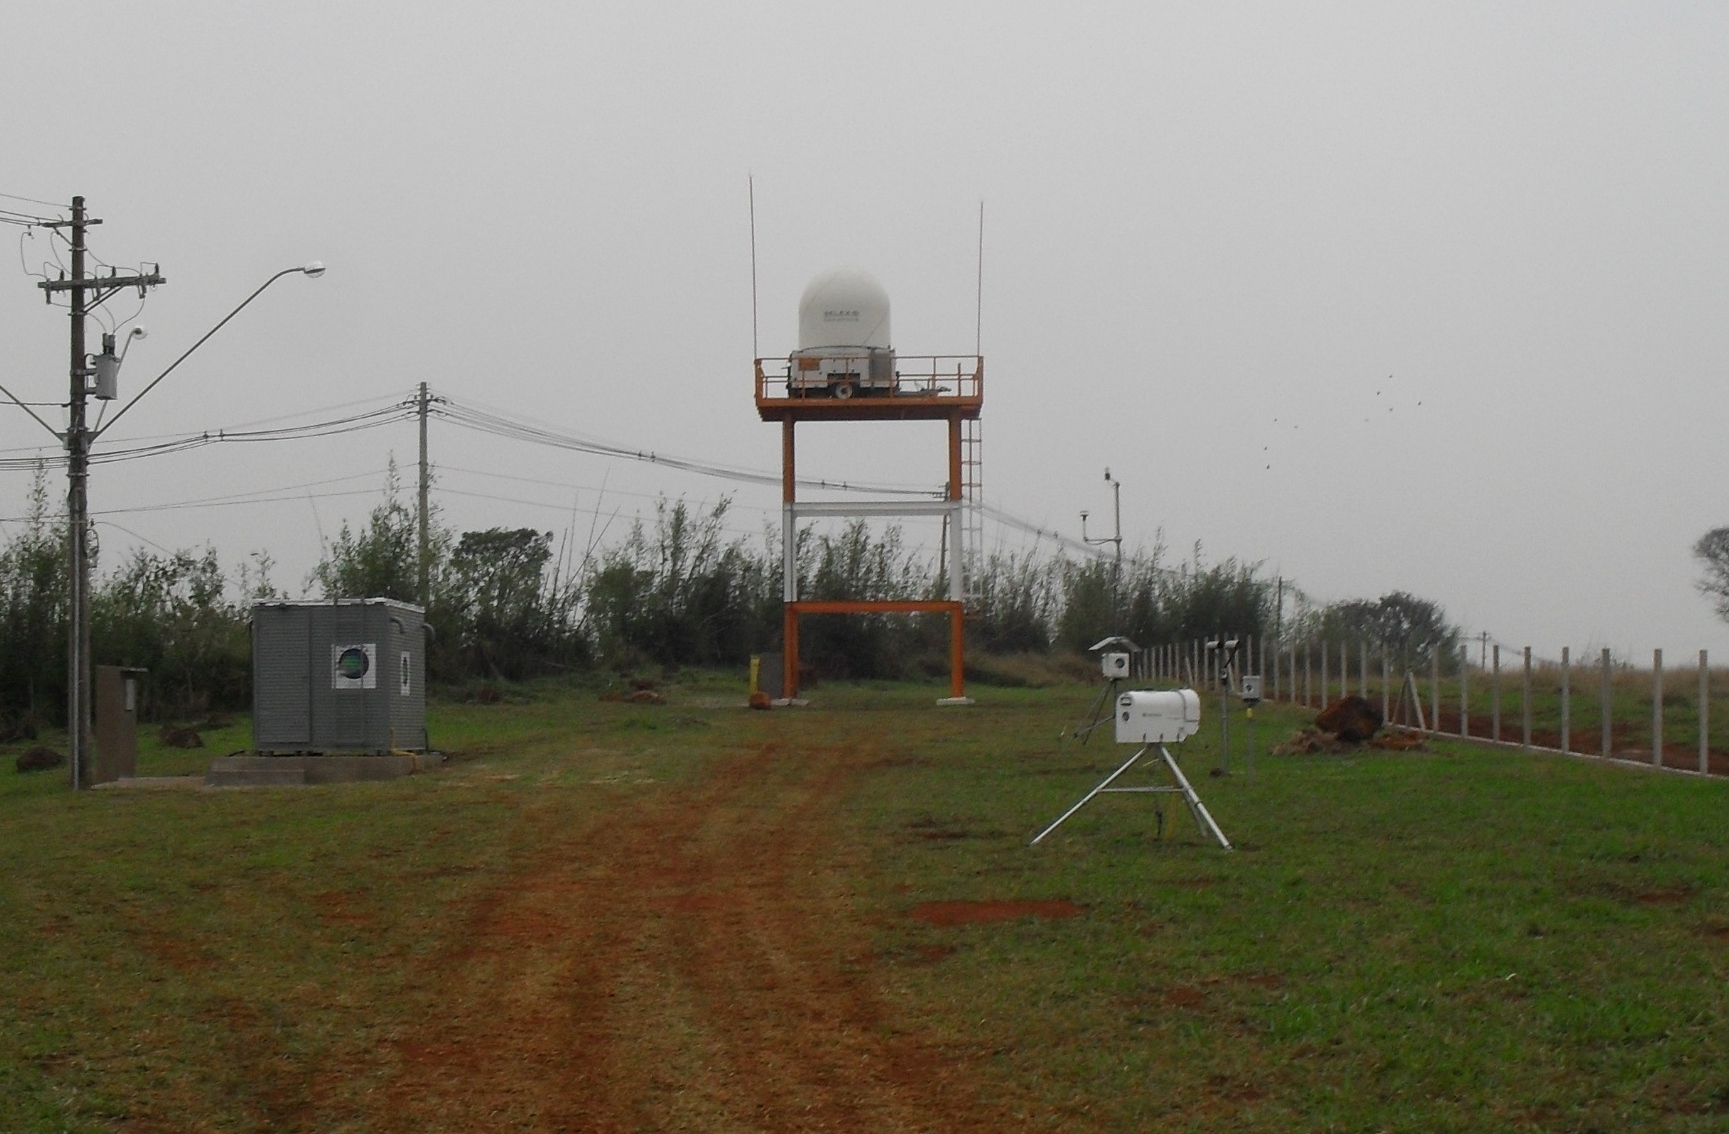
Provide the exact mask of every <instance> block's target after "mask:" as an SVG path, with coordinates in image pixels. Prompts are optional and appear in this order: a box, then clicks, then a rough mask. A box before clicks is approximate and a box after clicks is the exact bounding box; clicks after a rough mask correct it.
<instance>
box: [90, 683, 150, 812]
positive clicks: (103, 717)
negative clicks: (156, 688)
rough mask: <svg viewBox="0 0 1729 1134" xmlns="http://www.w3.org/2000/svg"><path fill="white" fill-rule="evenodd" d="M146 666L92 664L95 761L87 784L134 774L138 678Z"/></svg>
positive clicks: (136, 762) (136, 756) (136, 747)
mask: <svg viewBox="0 0 1729 1134" xmlns="http://www.w3.org/2000/svg"><path fill="white" fill-rule="evenodd" d="M149 672H150V671H149V670H147V669H134V668H133V667H131V666H124V665H99V666H97V667H96V761H95V766H94V767H93V768H91V769H90V784H92V785H94V784H107V783H113V782H114V781H115V780H120V779H130V778H132V777H133V776H136V775H137V774H138V681H139V679H140V678H142V677H143V676H144V675H145V674H146V673H149Z"/></svg>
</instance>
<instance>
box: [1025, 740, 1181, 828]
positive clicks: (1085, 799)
mask: <svg viewBox="0 0 1729 1134" xmlns="http://www.w3.org/2000/svg"><path fill="white" fill-rule="evenodd" d="M1151 747H1152V745H1150V744H1149V745H1147V748H1151ZM1147 748H1142V749H1141V750H1140V751H1138V752H1136V753H1135V754H1134V755H1133V756H1130V757H1129V758H1128V760H1126V761H1124V763H1123V766H1122V767H1120V768H1118V769H1117V770H1116V771H1114V772H1112V773H1111V774H1110V775H1108V776H1106V777H1105V781H1104V783H1101V784H1100V785H1099V786H1098V787H1096V788H1094V789H1093V790H1092V791H1089V792H1088V793H1087V794H1086V795H1083V796H1082V797H1081V801H1080V802H1079V803H1077V804H1075V805H1074V806H1073V807H1071V808H1069V809H1068V810H1067V811H1065V812H1063V813H1062V816H1061V817H1060V818H1058V819H1057V821H1056V822H1055V823H1052V824H1051V825H1050V826H1049V827H1046V828H1045V829H1044V830H1042V831H1040V832H1039V833H1038V834H1037V835H1034V836H1033V841H1032V842H1030V843H1028V844H1027V845H1028V846H1037V845H1038V842H1039V840H1040V839H1042V838H1044V837H1045V836H1046V835H1048V834H1050V833H1051V832H1052V831H1054V830H1056V829H1057V828H1058V827H1061V826H1062V825H1063V820H1064V819H1067V818H1068V817H1069V816H1071V815H1073V814H1074V813H1075V812H1077V811H1079V810H1080V809H1081V808H1083V807H1085V806H1086V805H1087V804H1088V803H1089V802H1091V800H1092V798H1093V796H1095V795H1097V794H1099V793H1100V792H1101V791H1104V790H1105V789H1106V788H1108V787H1110V786H1111V781H1112V780H1114V779H1116V778H1117V777H1118V776H1120V775H1122V774H1123V773H1124V772H1126V771H1128V770H1129V769H1130V768H1132V767H1134V766H1135V761H1136V760H1139V759H1140V758H1141V757H1142V756H1144V755H1145V754H1146V751H1147Z"/></svg>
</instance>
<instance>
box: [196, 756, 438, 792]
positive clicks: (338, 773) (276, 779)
mask: <svg viewBox="0 0 1729 1134" xmlns="http://www.w3.org/2000/svg"><path fill="white" fill-rule="evenodd" d="M443 763H444V755H443V754H442V753H436V752H416V753H401V754H392V755H389V756H224V757H222V758H221V759H220V760H215V761H212V762H211V765H210V774H209V775H208V776H206V777H205V780H204V782H205V783H206V784H208V785H210V786H211V787H299V786H301V785H306V784H352V783H360V782H363V781H371V780H394V779H399V778H401V777H403V776H412V775H414V774H415V773H416V772H430V771H432V770H433V769H435V768H437V767H438V766H439V765H441V764H443Z"/></svg>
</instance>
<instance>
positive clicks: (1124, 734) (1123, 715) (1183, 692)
mask: <svg viewBox="0 0 1729 1134" xmlns="http://www.w3.org/2000/svg"><path fill="white" fill-rule="evenodd" d="M1200 728H1201V697H1200V694H1198V693H1196V692H1195V691H1194V690H1193V689H1167V690H1160V691H1158V692H1150V691H1147V690H1136V691H1133V692H1129V693H1124V694H1122V695H1121V696H1120V697H1118V698H1117V743H1118V744H1176V743H1177V742H1179V741H1183V740H1187V739H1188V738H1189V737H1191V736H1193V735H1195V733H1196V732H1198V731H1200Z"/></svg>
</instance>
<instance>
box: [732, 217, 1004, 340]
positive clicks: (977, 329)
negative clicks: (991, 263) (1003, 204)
mask: <svg viewBox="0 0 1729 1134" xmlns="http://www.w3.org/2000/svg"><path fill="white" fill-rule="evenodd" d="M753 215H754V214H753ZM984 341H985V203H984V202H983V201H980V202H979V290H978V307H977V311H976V314H975V316H974V321H973V353H974V354H983V353H984V352H985V349H984Z"/></svg>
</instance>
